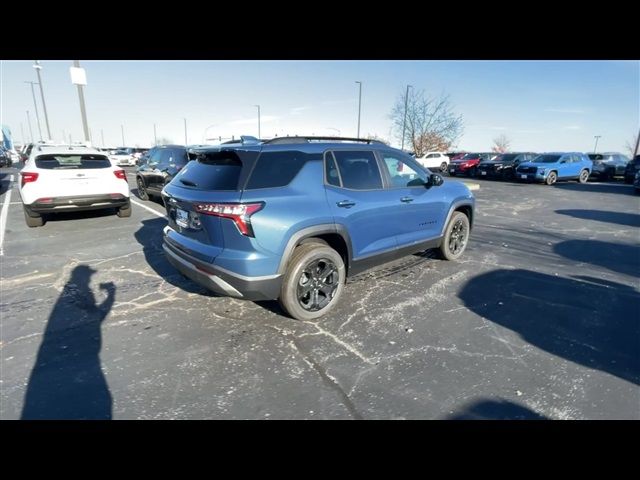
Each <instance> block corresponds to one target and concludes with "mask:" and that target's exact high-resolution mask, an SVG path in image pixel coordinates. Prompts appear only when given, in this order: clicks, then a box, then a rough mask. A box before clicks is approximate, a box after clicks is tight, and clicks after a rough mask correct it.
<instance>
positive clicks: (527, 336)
mask: <svg viewBox="0 0 640 480" xmlns="http://www.w3.org/2000/svg"><path fill="white" fill-rule="evenodd" d="M459 297H460V299H461V300H462V301H463V302H464V305H465V306H466V307H467V308H468V309H469V310H471V311H473V312H475V313H476V314H478V315H481V316H482V317H483V318H486V319H487V320H489V321H492V322H495V323H497V324H499V325H502V326H503V327H505V328H508V329H510V330H512V331H514V332H516V333H518V334H520V336H521V337H522V338H523V339H524V340H525V341H527V342H529V343H530V344H531V345H534V346H535V347H537V348H539V349H542V350H544V351H546V352H549V353H551V354H553V355H555V356H557V357H561V358H565V359H567V360H569V361H572V362H574V363H577V364H579V365H583V366H586V367H588V368H591V369H598V370H601V371H603V372H607V373H609V374H611V375H615V376H617V377H619V378H622V379H624V380H627V381H629V382H632V383H634V384H636V385H640V349H639V348H638V345H639V344H640V321H639V320H638V305H640V294H639V293H638V292H637V291H636V290H635V289H634V288H631V287H629V286H627V285H623V284H620V283H616V282H610V281H603V280H600V279H597V278H593V277H587V276H582V277H576V279H566V278H561V277H556V276H551V275H546V274H542V273H537V272H532V271H529V270H522V269H515V270H494V271H491V272H488V273H484V274H482V275H477V276H475V277H473V278H472V279H471V280H469V281H468V282H467V283H466V284H465V285H464V287H463V288H462V290H461V291H460V293H459Z"/></svg>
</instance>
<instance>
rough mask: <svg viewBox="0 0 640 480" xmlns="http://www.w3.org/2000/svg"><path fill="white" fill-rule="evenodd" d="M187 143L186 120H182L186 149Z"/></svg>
mask: <svg viewBox="0 0 640 480" xmlns="http://www.w3.org/2000/svg"><path fill="white" fill-rule="evenodd" d="M188 143H189V142H188V141H187V119H186V118H185V119H184V146H185V147H186V146H187V144H188Z"/></svg>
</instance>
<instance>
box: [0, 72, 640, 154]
mask: <svg viewBox="0 0 640 480" xmlns="http://www.w3.org/2000/svg"><path fill="white" fill-rule="evenodd" d="M40 63H41V65H42V67H43V68H42V70H41V73H42V83H43V88H44V95H45V101H46V107H47V111H48V116H49V124H50V127H51V136H52V138H53V139H54V140H58V141H60V140H62V138H63V135H64V139H65V140H67V141H68V140H69V136H71V139H72V141H74V142H75V141H80V140H83V130H82V117H81V113H80V104H79V100H78V92H77V87H76V86H75V85H73V84H72V83H71V77H70V72H69V68H70V67H71V66H73V61H72V60H68V61H52V60H44V61H41V62H40ZM80 63H81V66H82V67H83V68H85V70H86V75H87V86H86V87H85V88H84V95H85V104H86V110H87V118H88V124H89V128H90V130H91V137H92V141H93V144H94V145H98V146H100V145H102V144H103V142H102V138H103V137H104V143H105V144H106V145H107V146H112V147H117V146H123V144H124V146H143V147H148V146H151V145H153V143H154V124H155V126H156V135H157V138H158V139H160V138H164V139H166V140H169V141H171V142H175V143H182V144H184V141H185V128H184V122H185V120H184V119H185V118H186V123H187V143H189V144H199V143H216V142H215V141H213V139H217V138H219V137H222V138H223V139H224V138H230V137H231V136H232V135H234V136H235V137H238V136H239V135H253V136H257V135H258V109H257V107H256V105H260V114H261V115H260V116H261V121H260V127H261V132H260V133H261V136H262V137H263V138H269V137H273V136H275V135H276V134H277V135H278V136H283V135H341V136H355V135H356V134H357V124H358V88H359V86H358V84H356V81H361V82H362V104H361V128H360V133H361V136H367V135H377V136H379V137H382V138H385V139H388V140H390V141H391V143H392V145H394V146H399V140H398V138H397V136H395V135H394V132H392V130H391V124H392V123H391V119H390V118H389V114H390V112H391V110H392V107H393V104H394V103H395V101H396V100H397V99H398V97H400V96H402V95H404V91H405V88H406V85H407V84H410V85H412V86H413V88H414V89H415V90H424V91H425V93H426V94H427V95H429V96H438V95H440V94H447V95H449V98H450V101H451V103H452V105H453V110H454V112H456V113H459V114H461V115H462V117H463V122H464V133H463V135H462V136H461V137H460V139H459V141H458V143H457V145H456V149H460V150H481V151H488V150H490V149H491V147H492V145H493V139H494V138H495V137H497V136H498V135H500V134H505V135H506V136H507V137H508V138H509V139H510V140H511V150H512V151H536V152H543V151H593V148H594V143H595V138H594V136H596V135H599V136H600V138H599V140H598V151H619V152H624V153H627V152H626V149H625V144H626V143H627V142H633V141H634V140H635V136H636V135H638V130H639V128H640V61H558V60H556V61H462V60H456V61H317V60H314V61H135V60H129V61H84V60H81V61H80ZM32 65H33V61H8V60H1V61H0V123H2V124H3V125H7V126H9V128H10V129H11V131H12V133H13V137H14V141H15V142H17V143H21V142H22V141H23V139H24V140H29V139H30V133H29V125H28V121H27V113H26V111H27V110H29V115H30V119H31V129H32V131H33V135H34V136H35V137H39V134H38V126H37V121H36V115H35V109H34V102H33V97H32V93H31V86H30V85H29V84H27V83H24V82H25V81H37V76H36V71H35V69H34V68H33V66H32ZM35 88H36V90H35V93H36V102H37V109H38V113H39V117H40V123H41V129H42V132H43V136H46V126H45V120H44V114H43V109H42V101H41V98H40V91H39V90H38V86H37V85H36V86H35ZM22 132H24V133H22ZM123 132H124V140H123ZM36 139H37V138H36ZM207 139H211V140H207Z"/></svg>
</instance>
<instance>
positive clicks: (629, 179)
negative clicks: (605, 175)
mask: <svg viewBox="0 0 640 480" xmlns="http://www.w3.org/2000/svg"><path fill="white" fill-rule="evenodd" d="M624 183H626V184H627V185H630V184H632V183H633V177H626V176H625V177H624Z"/></svg>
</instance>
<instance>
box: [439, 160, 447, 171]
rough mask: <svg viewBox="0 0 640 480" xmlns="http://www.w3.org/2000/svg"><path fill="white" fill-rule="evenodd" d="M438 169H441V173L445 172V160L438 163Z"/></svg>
mask: <svg viewBox="0 0 640 480" xmlns="http://www.w3.org/2000/svg"><path fill="white" fill-rule="evenodd" d="M440 171H441V172H442V173H444V172H446V171H447V162H442V163H441V164H440Z"/></svg>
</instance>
